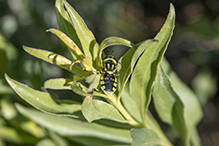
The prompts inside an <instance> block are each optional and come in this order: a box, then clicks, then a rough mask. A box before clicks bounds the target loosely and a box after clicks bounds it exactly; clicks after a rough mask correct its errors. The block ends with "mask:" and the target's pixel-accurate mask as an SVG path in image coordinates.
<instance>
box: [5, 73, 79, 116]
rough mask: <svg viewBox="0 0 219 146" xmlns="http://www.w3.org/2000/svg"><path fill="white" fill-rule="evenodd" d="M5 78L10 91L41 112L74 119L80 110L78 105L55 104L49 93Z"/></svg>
mask: <svg viewBox="0 0 219 146" xmlns="http://www.w3.org/2000/svg"><path fill="white" fill-rule="evenodd" d="M5 78H6V80H7V82H8V83H9V85H10V86H11V87H12V89H13V90H14V91H15V92H16V93H17V94H18V95H19V96H20V97H21V98H22V99H24V100H25V101H27V102H28V103H30V104H31V105H33V106H34V107H35V108H37V109H39V110H41V111H44V112H46V113H50V114H55V115H68V116H73V117H74V112H77V111H79V110H80V109H81V106H80V105H78V104H66V103H56V102H55V101H54V100H53V99H52V97H51V95H50V94H49V93H46V92H41V91H37V90H34V89H32V88H30V87H28V86H27V85H24V84H22V83H19V82H17V81H15V80H12V79H11V78H9V77H8V76H7V75H5Z"/></svg>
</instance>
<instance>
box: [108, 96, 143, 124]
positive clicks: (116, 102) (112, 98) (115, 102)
mask: <svg viewBox="0 0 219 146" xmlns="http://www.w3.org/2000/svg"><path fill="white" fill-rule="evenodd" d="M108 97H109V99H110V101H111V102H112V104H113V105H114V106H115V107H116V108H117V109H118V111H119V112H120V113H121V114H122V115H123V117H125V119H126V120H127V121H128V122H129V124H130V125H133V126H135V127H144V126H143V125H142V124H141V123H139V122H137V121H136V120H134V119H133V118H132V117H131V116H130V114H129V113H128V112H127V111H126V109H125V108H124V107H123V106H122V104H121V102H120V101H119V100H116V98H115V96H114V95H112V94H111V95H108Z"/></svg>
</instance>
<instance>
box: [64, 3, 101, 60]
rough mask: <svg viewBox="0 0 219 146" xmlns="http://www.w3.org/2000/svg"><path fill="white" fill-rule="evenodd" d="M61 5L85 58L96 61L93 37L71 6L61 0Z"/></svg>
mask: <svg viewBox="0 0 219 146" xmlns="http://www.w3.org/2000/svg"><path fill="white" fill-rule="evenodd" d="M63 3H64V5H65V8H66V11H67V12H68V14H69V16H70V19H71V21H72V23H73V26H74V28H75V30H76V33H77V35H78V38H79V40H80V42H81V45H82V47H83V51H84V54H85V56H86V57H90V58H93V60H96V58H97V51H98V48H99V46H98V44H97V43H96V40H95V38H94V35H93V34H92V32H91V31H90V30H89V29H88V27H87V25H86V24H85V22H84V20H83V19H82V18H81V17H80V15H79V14H78V13H77V12H76V11H75V10H74V9H73V8H72V7H71V5H69V4H68V3H67V2H66V1H65V0H63Z"/></svg>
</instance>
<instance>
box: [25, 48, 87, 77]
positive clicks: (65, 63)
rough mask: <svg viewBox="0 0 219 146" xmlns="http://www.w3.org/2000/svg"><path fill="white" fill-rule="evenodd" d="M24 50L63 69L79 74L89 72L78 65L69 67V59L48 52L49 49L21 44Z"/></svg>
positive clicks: (84, 74)
mask: <svg viewBox="0 0 219 146" xmlns="http://www.w3.org/2000/svg"><path fill="white" fill-rule="evenodd" d="M23 48H24V50H25V51H26V52H27V53H29V54H31V55H33V56H35V57H37V58H39V59H42V60H44V61H46V62H49V63H51V64H55V65H57V66H59V67H61V68H63V69H66V70H68V71H70V72H72V73H74V74H77V75H80V76H88V75H89V73H88V72H85V71H83V70H82V69H80V68H79V67H77V66H75V65H74V66H73V67H72V70H70V69H69V67H70V65H71V61H70V60H69V59H67V58H65V57H63V56H61V55H59V54H56V53H53V52H50V51H46V50H41V49H35V48H30V47H26V46H23Z"/></svg>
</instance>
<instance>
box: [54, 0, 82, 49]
mask: <svg viewBox="0 0 219 146" xmlns="http://www.w3.org/2000/svg"><path fill="white" fill-rule="evenodd" d="M55 6H56V18H57V21H58V24H59V28H60V30H61V31H62V32H64V33H65V34H66V35H67V36H69V37H70V38H71V39H72V40H73V41H74V42H75V44H76V45H77V46H78V47H79V48H80V49H82V47H81V43H80V40H79V38H78V36H77V33H76V32H75V29H74V27H73V25H72V23H71V19H70V18H69V15H68V13H67V12H66V10H65V8H64V4H63V0H56V5H55Z"/></svg>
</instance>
